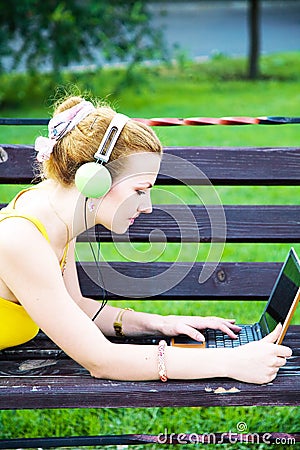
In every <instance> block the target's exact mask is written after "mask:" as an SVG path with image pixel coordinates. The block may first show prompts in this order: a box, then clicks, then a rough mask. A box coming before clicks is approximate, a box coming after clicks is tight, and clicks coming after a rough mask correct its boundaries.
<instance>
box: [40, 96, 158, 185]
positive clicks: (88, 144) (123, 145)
mask: <svg viewBox="0 0 300 450" xmlns="http://www.w3.org/2000/svg"><path fill="white" fill-rule="evenodd" d="M83 100H84V99H83V98H81V97H79V96H71V97H68V98H67V99H65V100H64V101H63V102H62V103H61V104H60V105H59V106H58V107H57V108H56V109H55V112H54V116H55V115H56V114H59V113H61V112H63V111H65V110H66V109H69V108H71V107H72V106H75V105H76V104H78V103H80V102H82V101H83ZM95 107H96V109H95V111H93V112H92V113H90V114H89V115H88V116H87V117H86V118H85V119H83V120H82V121H81V122H79V124H78V125H76V126H75V127H74V128H73V129H72V130H71V131H70V132H69V133H67V134H66V135H65V136H64V137H63V138H62V139H61V140H59V141H58V142H57V143H56V144H55V146H54V149H53V152H52V154H51V156H50V159H49V160H47V161H44V162H43V163H42V167H41V170H40V171H41V176H42V178H52V179H54V180H56V181H58V182H60V183H61V184H63V185H65V186H71V185H72V184H73V183H74V178H75V174H76V171H77V169H78V168H79V167H80V166H81V165H82V164H84V163H86V162H89V161H95V160H94V154H95V153H96V151H97V149H98V147H99V144H100V142H101V140H102V138H103V136H104V134H105V131H106V130H107V128H108V126H109V123H110V122H111V120H112V118H113V117H114V115H115V114H116V112H115V111H114V110H113V109H112V108H111V107H110V106H107V105H105V104H103V103H97V104H96V105H95ZM136 152H153V153H158V154H160V155H161V154H162V145H161V143H160V141H159V139H158V137H157V136H156V134H155V133H154V131H153V130H152V129H151V128H150V127H148V126H147V125H145V124H143V123H142V122H138V121H135V120H132V119H131V120H129V121H128V122H127V123H126V125H125V127H124V129H123V130H122V133H121V135H120V137H119V139H118V141H117V143H116V145H115V147H114V149H113V151H112V153H111V156H110V162H112V161H116V160H117V159H118V158H120V157H124V156H127V155H129V154H132V153H136ZM112 176H114V175H113V174H112Z"/></svg>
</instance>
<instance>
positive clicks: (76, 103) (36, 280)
mask: <svg viewBox="0 0 300 450" xmlns="http://www.w3.org/2000/svg"><path fill="white" fill-rule="evenodd" d="M114 120H117V125H115V126H113V125H112V124H113V121H114ZM118 121H119V122H118ZM48 128H49V137H48V138H42V137H40V138H38V139H37V141H36V150H37V151H38V156H37V158H38V160H39V161H40V162H41V163H42V177H43V181H42V182H41V183H39V184H38V185H36V186H34V187H33V188H31V189H28V190H25V191H22V192H21V193H20V194H19V195H18V196H17V197H16V198H15V199H14V200H13V201H12V202H11V203H10V204H9V205H8V207H7V208H5V209H3V210H2V211H1V212H0V348H1V349H3V348H6V347H9V346H13V345H18V344H21V343H23V342H26V341H28V340H30V339H31V338H33V337H34V336H35V334H36V333H37V332H38V329H39V328H40V329H42V330H43V331H44V332H45V333H46V334H47V335H48V336H49V337H50V338H51V339H52V340H53V341H54V342H55V343H56V344H57V345H58V346H59V347H60V348H61V349H62V350H64V351H65V352H66V353H67V354H68V355H69V356H70V357H71V358H73V359H74V360H76V361H77V362H78V363H79V364H81V365H82V366H83V367H85V368H86V369H87V370H88V371H89V372H90V374H91V375H92V376H94V377H99V378H110V379H118V380H153V379H159V378H160V379H161V380H162V381H166V379H167V378H168V377H169V378H173V379H195V378H206V377H220V376H222V377H223V376H226V377H231V378H235V379H238V380H241V381H245V382H252V383H267V382H269V381H271V380H273V379H274V378H275V376H276V374H277V371H278V369H279V368H280V367H281V366H283V365H284V364H285V363H286V358H287V357H289V356H290V355H291V350H290V349H289V348H287V347H285V346H281V345H275V344H274V342H275V340H276V338H277V336H278V333H279V331H280V330H279V328H277V329H276V330H274V332H273V333H271V334H270V335H268V336H266V337H265V338H264V339H262V340H261V341H259V342H255V343H251V344H247V345H244V346H241V347H237V348H234V349H201V350H199V349H184V348H176V347H166V345H165V342H164V341H161V342H160V344H159V345H158V346H155V345H127V344H122V345H118V344H113V343H111V342H110V341H108V340H107V339H106V337H105V335H111V334H114V332H116V333H117V334H125V335H126V334H128V335H138V334H147V333H149V334H155V333H158V334H163V335H166V336H174V335H178V334H186V335H187V336H190V337H191V338H192V339H196V340H199V341H200V340H203V339H204V338H203V336H202V334H201V333H200V331H199V330H201V329H205V328H214V329H220V330H222V331H224V332H225V333H227V334H228V335H229V336H230V337H231V338H233V339H234V338H236V333H238V332H239V330H240V328H239V327H238V326H237V325H235V324H234V320H227V319H222V318H217V317H206V318H205V317H196V316H195V317H186V316H160V315H157V314H147V313H140V312H134V311H129V310H120V309H119V308H115V307H112V306H108V305H106V306H105V308H103V309H102V310H101V312H100V314H99V311H100V310H99V304H98V302H96V301H94V300H91V299H88V298H85V297H83V296H82V294H81V291H80V288H79V283H78V278H77V273H76V268H75V258H74V247H75V240H76V236H78V235H79V234H80V233H82V232H83V231H84V230H85V229H86V228H89V227H91V226H93V225H95V224H102V225H103V226H105V227H106V228H108V229H110V230H112V231H113V232H115V233H124V232H125V231H126V230H127V229H128V227H129V226H130V225H131V224H132V223H133V222H134V220H135V218H137V217H138V216H139V215H140V214H148V213H151V210H152V206H151V200H150V190H151V187H152V186H153V184H154V182H155V179H156V176H157V173H158V170H159V166H160V161H161V153H162V148H161V144H160V142H159V140H158V139H157V137H156V135H155V134H154V132H153V131H152V130H151V129H150V128H149V127H147V126H145V125H144V124H142V123H139V122H137V121H133V120H130V119H128V118H127V117H126V116H122V115H116V113H115V112H114V111H113V110H112V109H111V108H109V107H107V106H101V105H98V106H96V107H95V106H93V105H92V104H91V103H90V102H87V101H85V100H84V99H82V98H80V97H70V98H68V99H66V100H65V101H63V102H62V103H61V104H60V105H59V106H58V108H57V109H56V111H55V114H54V117H53V119H52V120H51V121H50V123H49V127H48ZM99 144H100V145H99ZM140 156H142V158H140ZM108 160H109V165H108V166H109V167H110V169H109V170H110V173H111V175H112V185H111V186H110V180H109V176H110V175H109V173H108V172H107V171H105V169H103V167H104V165H103V164H102V163H103V162H104V163H105V162H107V161H108ZM93 161H94V162H93ZM88 162H93V164H92V166H91V167H90V166H87V165H86V164H85V163H88ZM99 168H100V169H101V170H102V169H103V170H104V171H103V173H101V174H100V178H101V180H102V181H101V183H100V184H101V189H100V191H98V192H97V183H99V181H97V180H98V178H97V177H98V172H97V171H98V170H99ZM145 168H146V171H145ZM91 170H92V172H93V171H94V170H95V171H96V172H97V173H96V175H95V177H94V176H92V177H90V173H91ZM89 177H90V178H91V179H89ZM107 177H108V178H107ZM103 179H104V184H105V185H106V186H105V187H104V191H103V192H102V187H103V186H102V184H103ZM95 180H96V182H95ZM95 190H96V193H95V192H94V191H95ZM8 219H9V220H8ZM100 309H101V308H100Z"/></svg>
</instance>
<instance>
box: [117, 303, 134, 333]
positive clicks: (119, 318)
mask: <svg viewBox="0 0 300 450" xmlns="http://www.w3.org/2000/svg"><path fill="white" fill-rule="evenodd" d="M126 311H133V309H131V308H124V309H120V311H119V312H118V315H117V317H116V320H115V321H114V330H115V333H116V336H125V335H124V333H123V328H122V317H123V314H124V313H125V312H126Z"/></svg>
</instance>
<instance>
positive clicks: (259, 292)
mask: <svg viewBox="0 0 300 450" xmlns="http://www.w3.org/2000/svg"><path fill="white" fill-rule="evenodd" d="M281 266H282V263H266V262H263V263H258V262H255V263H246V262H245V263H225V262H224V263H220V264H219V265H217V267H216V269H215V271H214V273H213V275H212V276H211V277H210V278H209V279H208V280H207V281H205V282H204V283H202V284H199V281H198V280H199V274H200V272H201V271H202V269H203V263H201V262H195V263H186V262H176V263H169V262H156V263H155V264H153V263H151V262H150V263H136V262H109V263H108V264H105V265H103V264H102V263H100V268H101V275H102V278H103V281H104V285H105V288H106V290H107V299H109V300H112V299H120V298H121V299H122V298H128V297H129V298H133V297H140V298H152V299H163V300H265V299H266V298H268V296H269V294H270V292H271V289H272V287H273V284H274V282H275V279H276V277H277V275H278V273H279V271H280V268H281ZM77 270H78V273H79V279H80V285H81V290H82V293H83V295H84V296H87V297H91V298H98V299H99V298H101V296H102V291H101V287H100V285H99V277H98V272H97V267H96V265H95V263H92V262H85V263H82V262H81V263H77ZM116 274H123V275H124V277H119V276H118V277H117V276H116ZM159 274H163V276H162V277H158V276H159ZM125 277H128V278H129V279H126V278H125ZM155 277H156V278H155ZM140 278H149V279H150V280H153V282H152V283H151V285H150V286H149V291H148V292H147V293H146V295H145V292H146V291H145V288H146V287H145V285H144V284H143V286H141V291H140V292H139V285H140V284H141V283H139V282H138V281H139V279H140ZM181 278H183V279H182V280H181V281H180V279H181ZM241 280H243V282H241ZM158 283H159V284H158ZM111 286H112V289H110V287H111ZM130 286H133V287H132V289H134V291H133V290H131V291H130ZM151 289H152V290H151ZM157 289H160V292H162V294H159V295H158V294H157V292H158V290H157ZM110 290H111V291H112V292H113V293H112V292H110ZM119 292H121V293H122V294H118V295H117V294H116V293H119ZM133 293H134V294H135V295H134V296H133Z"/></svg>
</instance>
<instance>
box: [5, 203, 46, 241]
mask: <svg viewBox="0 0 300 450" xmlns="http://www.w3.org/2000/svg"><path fill="white" fill-rule="evenodd" d="M11 217H20V218H21V219H27V220H29V222H31V223H33V224H34V225H35V226H36V228H37V229H38V230H39V231H40V232H41V233H42V235H43V236H44V238H45V239H47V241H48V242H50V239H49V236H48V233H47V231H46V228H45V227H44V225H43V224H42V222H40V221H39V220H38V219H37V218H36V217H33V216H29V215H27V214H18V213H17V212H15V211H14V210H9V211H5V209H4V210H1V211H0V222H1V221H2V220H4V219H9V218H11Z"/></svg>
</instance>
